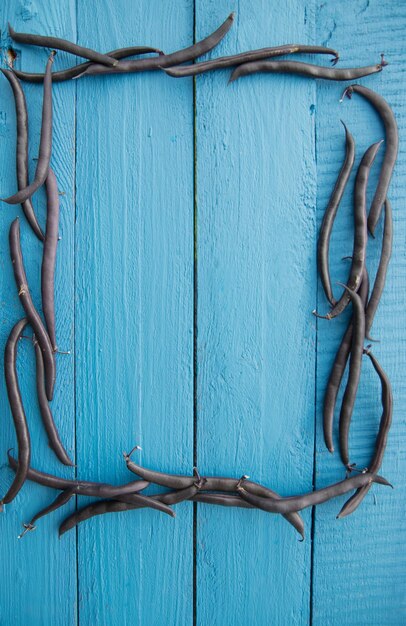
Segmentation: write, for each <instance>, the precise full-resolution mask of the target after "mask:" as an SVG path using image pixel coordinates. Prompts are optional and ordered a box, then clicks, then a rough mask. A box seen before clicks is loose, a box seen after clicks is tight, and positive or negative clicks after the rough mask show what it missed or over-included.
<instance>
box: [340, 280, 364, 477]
mask: <svg viewBox="0 0 406 626" xmlns="http://www.w3.org/2000/svg"><path fill="white" fill-rule="evenodd" d="M345 289H347V290H348V293H349V294H350V297H351V301H352V307H353V318H352V339H351V354H350V367H349V372H348V380H347V385H346V387H345V392H344V396H343V401H342V404H341V411H340V421H339V440H340V455H341V460H342V462H343V463H344V465H345V466H346V467H349V466H350V460H349V453H348V436H349V432H350V424H351V417H352V413H353V410H354V404H355V398H356V395H357V391H358V384H359V379H360V375H361V364H362V354H363V350H364V340H365V308H364V304H363V302H362V300H361V298H360V297H359V295H358V294H357V293H355V291H352V290H351V289H349V288H348V287H346V286H345Z"/></svg>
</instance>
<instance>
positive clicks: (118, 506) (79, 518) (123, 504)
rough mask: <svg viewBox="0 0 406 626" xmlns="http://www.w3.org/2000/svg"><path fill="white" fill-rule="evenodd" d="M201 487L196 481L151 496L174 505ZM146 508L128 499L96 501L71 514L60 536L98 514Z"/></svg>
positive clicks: (190, 497) (158, 500)
mask: <svg viewBox="0 0 406 626" xmlns="http://www.w3.org/2000/svg"><path fill="white" fill-rule="evenodd" d="M199 489H200V485H199V482H197V483H196V482H195V483H194V484H193V485H191V486H190V487H186V488H185V489H178V490H177V491H174V492H172V493H166V494H160V495H157V496H150V499H151V500H154V501H156V502H161V503H162V504H166V505H170V504H171V505H172V504H178V503H179V502H184V501H185V500H191V499H193V497H194V496H195V495H196V494H197V492H198V491H199ZM141 508H144V506H143V505H139V504H133V503H131V502H128V501H124V498H123V501H119V502H117V501H115V500H103V501H102V502H95V503H92V504H89V505H88V506H85V507H83V508H82V509H80V510H79V511H75V513H73V514H72V515H69V517H67V518H66V519H65V520H64V521H63V522H62V524H61V525H60V527H59V536H60V537H62V535H64V534H65V533H66V532H67V531H68V530H72V528H75V526H77V525H78V524H80V523H81V522H84V521H86V520H88V519H90V518H92V517H95V516H96V515H104V514H105V513H120V512H122V511H132V510H134V509H141Z"/></svg>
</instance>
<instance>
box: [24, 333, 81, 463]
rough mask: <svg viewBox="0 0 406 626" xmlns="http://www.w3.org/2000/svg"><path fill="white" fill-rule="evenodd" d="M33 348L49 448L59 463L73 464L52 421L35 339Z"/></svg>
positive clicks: (38, 395)
mask: <svg viewBox="0 0 406 626" xmlns="http://www.w3.org/2000/svg"><path fill="white" fill-rule="evenodd" d="M34 348H35V362H36V383H37V397H38V404H39V408H40V412H41V417H42V422H43V424H44V427H45V430H46V433H47V436H48V443H49V447H50V448H51V450H53V451H54V453H55V454H56V456H57V457H58V459H59V460H60V462H61V463H63V464H64V465H71V466H73V465H74V463H73V462H72V461H71V460H70V458H69V455H68V453H67V452H66V450H65V448H64V446H63V444H62V442H61V439H60V437H59V433H58V429H57V427H56V425H55V422H54V418H53V415H52V411H51V408H50V406H49V404H48V400H47V397H46V393H45V372H44V361H43V358H42V351H41V348H40V345H39V343H38V341H37V340H36V339H35V340H34Z"/></svg>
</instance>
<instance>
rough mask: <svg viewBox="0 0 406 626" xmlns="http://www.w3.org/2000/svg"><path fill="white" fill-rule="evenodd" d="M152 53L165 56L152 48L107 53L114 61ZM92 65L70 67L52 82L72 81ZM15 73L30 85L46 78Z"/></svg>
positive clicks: (20, 72)
mask: <svg viewBox="0 0 406 626" xmlns="http://www.w3.org/2000/svg"><path fill="white" fill-rule="evenodd" d="M150 52H156V53H157V54H160V55H162V54H163V52H162V50H159V49H158V48H150V47H149V46H131V47H129V48H118V49H117V50H112V51H111V52H107V55H108V56H110V57H113V58H114V59H124V58H126V57H131V56H133V55H136V54H148V53H150ZM91 65H92V63H91V62H90V61H88V62H86V63H80V64H79V65H74V66H73V67H69V68H67V69H66V70H60V71H59V72H53V74H52V82H53V83H60V82H62V81H65V80H71V79H72V78H75V77H76V76H79V74H83V72H84V71H85V70H87V68H88V67H90V66H91ZM13 72H14V74H15V75H16V76H17V77H18V78H19V79H20V80H23V81H26V82H30V83H42V82H43V80H44V76H45V74H38V73H31V72H22V71H21V70H17V69H16V68H13Z"/></svg>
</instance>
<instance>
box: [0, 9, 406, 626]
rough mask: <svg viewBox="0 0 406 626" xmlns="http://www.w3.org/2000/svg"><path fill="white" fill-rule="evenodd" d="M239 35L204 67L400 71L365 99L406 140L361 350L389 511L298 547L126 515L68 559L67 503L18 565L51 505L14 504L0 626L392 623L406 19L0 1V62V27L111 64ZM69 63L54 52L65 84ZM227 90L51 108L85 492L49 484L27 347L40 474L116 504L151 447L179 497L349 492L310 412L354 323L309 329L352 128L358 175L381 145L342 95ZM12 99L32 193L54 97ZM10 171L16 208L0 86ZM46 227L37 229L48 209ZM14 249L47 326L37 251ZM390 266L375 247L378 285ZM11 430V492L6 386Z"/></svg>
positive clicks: (3, 408)
mask: <svg viewBox="0 0 406 626" xmlns="http://www.w3.org/2000/svg"><path fill="white" fill-rule="evenodd" d="M232 10H235V11H236V12H237V15H236V20H235V24H234V26H233V28H232V30H231V32H230V33H229V34H228V36H227V37H226V39H225V40H224V42H222V43H221V44H220V46H219V47H218V49H216V50H215V51H214V52H213V53H212V55H211V56H217V55H220V54H232V53H235V52H237V51H243V50H246V49H253V48H257V47H262V46H268V45H276V44H279V43H288V42H297V41H299V42H301V43H315V44H324V45H329V46H332V47H336V48H338V49H339V50H340V52H341V62H340V64H341V65H342V66H343V67H345V66H351V65H352V64H360V65H367V64H370V63H375V62H377V61H378V59H379V53H380V52H382V51H384V52H385V53H386V56H387V59H388V61H389V62H390V65H389V66H388V67H387V68H386V69H385V71H384V72H383V73H381V74H378V75H375V76H372V77H370V78H368V79H364V80H363V81H362V82H363V83H364V84H367V85H368V86H370V87H372V88H374V89H376V90H377V91H379V92H380V93H381V94H383V95H384V96H385V97H386V98H387V99H388V101H389V102H390V104H391V105H392V106H393V108H394V110H395V113H396V116H397V119H398V123H399V129H400V140H401V142H400V153H399V161H398V164H397V168H396V173H395V176H394V179H393V182H392V185H391V190H390V198H391V200H392V203H393V208H394V223H395V242H394V243H395V245H394V256H393V260H392V264H391V269H390V272H389V277H388V285H387V289H386V291H385V295H384V297H383V301H382V304H381V306H380V309H379V313H378V315H377V319H376V323H375V326H374V336H377V337H379V339H380V340H381V342H380V343H379V344H376V347H375V353H376V355H377V356H378V358H379V359H380V360H381V362H382V364H383V366H384V368H385V369H386V370H387V372H388V373H389V375H390V377H391V380H392V381H393V387H394V396H395V412H394V424H393V429H392V432H391V435H390V437H389V445H388V452H387V455H386V457H385V461H384V465H383V468H382V473H383V474H384V475H385V476H386V478H388V479H389V480H391V481H392V482H393V483H394V485H395V487H396V489H395V490H394V491H391V490H387V489H383V488H380V489H378V488H373V489H372V490H371V492H370V493H369V495H368V497H367V499H366V500H365V502H364V503H363V505H362V507H361V508H360V509H359V510H358V511H357V512H356V513H355V514H354V515H353V516H351V517H349V518H346V519H344V520H336V519H335V515H336V514H337V512H338V511H339V509H340V507H341V505H342V503H343V500H340V501H334V502H330V503H328V504H326V505H324V506H321V507H319V508H318V509H317V511H315V512H314V513H313V515H312V512H311V511H305V512H304V519H305V522H306V531H307V538H306V541H305V542H304V543H299V542H298V541H297V537H296V536H295V534H294V532H293V531H292V529H291V527H290V526H288V525H287V524H286V523H285V521H284V520H283V519H281V518H279V517H275V516H269V515H266V514H264V513H262V512H260V511H247V510H241V511H240V510H228V509H221V508H208V507H205V506H203V505H199V506H196V507H195V510H194V509H193V506H192V505H191V504H190V503H184V504H182V505H180V506H178V507H177V510H176V512H177V517H176V520H172V519H170V518H168V517H166V516H162V515H160V514H157V513H156V512H154V511H145V510H143V511H138V512H137V511H133V512H129V513H122V514H119V515H115V516H106V517H104V518H97V519H94V520H92V521H90V522H88V523H86V524H84V525H83V526H81V527H79V529H78V530H77V532H76V533H75V532H71V533H69V534H67V535H65V536H64V537H63V538H62V539H61V540H59V539H58V533H57V528H58V525H59V523H60V521H61V520H62V519H63V518H64V517H65V516H66V515H67V514H68V513H69V512H71V511H73V510H74V508H75V506H76V504H75V503H74V502H73V503H71V504H69V505H68V506H67V507H65V509H64V510H62V511H58V512H57V513H55V514H53V515H52V516H49V517H48V518H45V519H44V520H41V522H40V523H39V525H38V529H37V531H36V532H35V533H31V534H30V535H29V536H27V537H26V538H25V539H24V540H23V541H17V534H18V533H19V532H20V529H21V522H22V521H28V519H29V518H30V516H32V515H33V514H34V513H35V512H36V511H37V510H38V509H39V508H41V507H42V506H45V505H46V504H47V503H48V502H50V500H51V499H52V498H53V497H54V494H53V493H51V492H50V491H49V490H47V489H44V488H43V487H39V486H36V485H33V484H27V485H26V486H25V487H24V489H23V490H22V492H21V493H20V494H19V496H18V498H17V499H16V500H15V501H14V502H13V503H12V504H11V505H9V506H7V509H6V511H5V512H4V513H3V514H2V516H1V520H0V523H1V534H0V545H1V555H2V557H1V559H0V572H1V585H0V623H1V624H2V625H3V624H4V625H7V626H8V625H9V624H14V625H24V626H25V625H26V624H30V625H31V626H36V625H51V624H52V625H53V626H62V625H63V626H67V625H74V624H81V625H91V624H97V625H102V624H103V625H106V626H116V625H117V626H118V625H120V626H123V625H125V624H142V625H145V626H150V625H151V626H152V625H162V624H165V625H166V624H168V625H171V626H172V625H175V624H176V625H184V624H185V625H186V624H192V623H195V624H198V625H201V626H203V625H204V626H209V625H210V626H211V625H222V626H223V625H242V626H246V625H248V624H250V625H251V624H255V625H261V626H262V625H269V624H277V625H285V624H286V625H289V626H290V625H294V624H308V623H313V624H317V625H320V626H321V625H323V626H325V625H327V624H331V625H337V626H338V625H340V626H341V625H344V624H353V625H356V626H360V625H364V624H365V625H371V624H377V625H386V624H404V623H406V550H405V544H406V524H405V516H406V417H405V415H406V332H405V326H406V289H405V286H406V212H405V202H406V177H405V166H406V152H405V147H404V146H405V141H404V140H405V132H406V87H405V68H406V65H405V55H404V33H405V27H406V5H405V3H404V2H402V1H401V0H397V1H393V0H346V1H343V2H334V0H326V1H324V2H321V1H319V2H316V1H315V0H307V1H305V0H288V1H287V2H284V3H277V2H270V1H268V2H267V1H266V0H238V1H235V0H195V1H194V2H193V0H137V1H136V2H134V1H133V0H116V1H115V2H110V1H108V0H102V1H99V2H95V3H93V2H86V1H85V0H59V1H58V2H50V0H3V2H2V4H1V6H0V18H1V19H0V28H1V46H2V55H3V57H4V56H5V55H6V54H7V49H8V47H9V45H10V43H11V42H10V40H9V39H8V34H7V21H10V22H11V23H12V25H13V26H14V28H15V29H16V30H22V31H28V32H37V33H42V34H45V33H48V34H52V35H55V36H61V37H66V38H69V39H71V40H73V41H77V42H79V43H81V44H83V45H89V46H92V47H94V48H96V49H100V50H109V49H114V48H118V47H121V46H126V45H130V44H149V45H155V46H158V47H161V48H163V49H164V50H165V51H168V52H169V51H172V50H175V49H177V48H179V47H182V46H187V45H189V44H191V43H192V42H193V41H194V40H196V39H199V38H201V37H204V36H206V35H207V34H208V33H209V32H211V31H212V30H214V29H215V28H216V27H217V26H218V25H219V23H221V22H222V21H223V20H224V19H225V17H226V16H227V15H228V14H229V13H230V12H231V11H232ZM16 48H17V50H18V60H17V66H18V67H21V68H23V69H26V70H28V71H35V70H37V71H42V68H43V67H44V63H45V60H46V53H45V51H44V50H42V49H33V48H30V47H27V46H17V47H16ZM3 62H4V59H3ZM70 62H71V60H70V59H68V55H65V54H62V53H60V54H58V56H57V58H56V61H55V69H60V68H62V67H64V66H66V65H68V64H69V63H70ZM323 62H325V60H324V61H323ZM228 77H229V73H228V72H227V71H221V72H218V73H215V74H210V75H205V76H202V77H199V78H197V79H196V80H195V81H194V80H193V79H184V80H174V79H171V78H169V77H167V76H164V75H162V74H158V73H150V74H143V75H126V76H114V77H109V78H103V77H101V78H96V77H89V78H85V79H81V80H78V81H74V82H69V83H63V84H58V85H55V87H54V97H55V132H54V141H55V144H54V145H55V149H54V152H53V157H52V165H53V168H54V170H55V171H56V175H57V178H58V181H59V186H60V189H61V191H62V192H63V195H62V196H61V226H60V235H61V240H60V243H59V256H58V265H57V277H56V306H57V335H58V341H59V345H60V347H61V349H64V350H70V351H71V354H70V355H58V356H57V365H58V380H57V388H56V393H55V399H54V401H53V404H52V406H53V411H54V414H55V418H56V420H57V423H58V425H59V427H60V430H61V434H62V436H63V440H64V442H66V444H67V447H68V449H69V452H70V453H71V454H72V455H74V457H75V459H76V463H77V469H76V470H74V469H70V470H69V469H67V468H63V469H61V468H60V467H59V466H58V465H57V463H56V462H55V460H54V458H53V456H52V454H51V452H50V450H49V449H48V448H47V446H46V439H45V436H44V431H43V428H42V425H41V423H40V419H39V413H38V406H37V403H36V400H35V390H34V383H33V367H34V363H33V353H32V347H31V346H30V344H29V343H28V342H22V343H21V347H20V358H19V366H18V370H19V375H20V377H21V387H22V392H23V396H24V399H25V402H26V405H27V416H28V420H29V424H30V429H31V433H32V440H33V465H34V466H35V467H38V468H40V469H42V470H45V471H46V470H48V471H51V472H52V471H55V472H57V473H59V474H61V475H64V476H71V477H72V476H73V475H74V472H75V471H76V473H77V476H79V477H81V478H86V479H90V480H104V481H111V482H122V481H125V480H126V479H128V478H129V476H128V473H127V471H126V469H125V465H124V463H123V459H122V456H121V452H122V450H124V449H128V448H130V447H132V445H134V444H136V443H139V444H141V445H142V447H143V452H142V453H141V455H140V457H139V458H140V459H141V461H142V462H143V463H144V464H146V465H147V466H150V467H153V468H157V469H163V470H168V471H173V472H183V473H187V472H189V471H190V469H191V467H192V466H193V464H194V462H196V463H197V465H198V466H199V468H200V470H201V471H202V472H203V473H207V474H211V473H217V474H222V473H224V474H226V475H235V476H238V475H240V474H243V473H249V474H250V475H251V476H252V477H253V479H255V480H258V481H263V482H264V483H265V484H268V485H269V486H271V487H272V488H273V489H275V490H278V491H279V492H280V493H282V494H292V493H295V492H303V491H306V490H310V489H312V486H313V485H317V486H318V487H320V486H323V485H327V484H328V483H330V482H334V481H336V480H338V479H339V478H342V477H343V470H342V466H341V464H340V462H339V459H338V455H335V456H334V457H332V456H331V455H330V454H329V453H328V452H327V451H326V449H325V447H324V443H323V439H322V432H321V406H322V397H323V390H324V386H325V383H326V379H327V375H328V372H329V368H330V365H331V361H332V358H333V355H334V352H335V350H336V347H337V345H338V343H339V339H340V335H341V334H342V332H343V330H344V327H345V324H346V320H345V319H342V320H341V319H339V320H336V321H335V322H334V323H333V322H331V323H327V322H324V321H323V320H320V321H319V322H318V323H317V322H316V320H315V318H314V317H313V316H312V315H311V311H312V309H314V308H316V307H317V308H318V309H320V310H326V308H327V302H326V300H325V298H324V296H323V294H322V291H321V289H320V286H319V284H318V281H317V276H316V237H317V230H318V225H319V224H320V220H321V217H322V214H323V211H324V208H325V206H326V202H327V200H328V196H329V193H330V191H331V188H332V185H333V184H334V180H335V177H336V175H337V172H338V170H339V168H340V164H341V161H342V158H343V152H344V141H343V130H342V126H341V124H340V123H339V120H340V118H341V119H343V120H345V122H346V123H347V124H348V126H349V128H350V130H351V132H352V133H353V134H354V136H355V139H356V142H357V157H358V159H359V157H360V155H361V154H362V152H363V151H364V150H365V148H366V147H367V146H368V145H369V144H370V143H372V142H373V141H376V140H379V139H380V138H381V137H382V133H383V130H382V126H381V124H380V122H379V120H378V117H377V115H376V114H375V113H374V112H373V111H372V109H371V108H370V107H369V106H368V104H367V103H366V102H364V101H362V100H361V99H360V98H359V97H354V98H353V100H352V101H351V102H350V101H346V102H345V103H343V104H341V105H340V104H339V97H340V94H341V91H342V88H343V85H342V84H334V83H331V84H322V83H321V82H314V81H309V80H306V79H303V78H299V77H289V76H259V75H258V76H253V77H249V78H245V79H242V80H241V81H238V82H237V83H234V84H232V85H230V86H228V85H227V80H228ZM24 89H25V92H26V94H27V101H28V108H29V114H30V124H31V126H30V132H31V135H30V136H31V143H30V168H31V170H33V169H34V167H35V161H34V158H35V156H36V153H37V149H38V132H39V126H40V104H41V96H42V94H41V87H40V86H38V85H28V84H27V85H25V87H24ZM0 153H1V159H0V194H1V195H2V196H3V197H4V195H8V194H10V193H12V192H14V191H15V187H16V179H15V164H14V159H15V113H14V104H13V99H12V96H11V92H10V89H9V86H8V84H7V83H6V81H5V80H3V79H1V89H0ZM378 167H379V163H378V164H377V165H376V167H375V168H374V175H375V177H376V174H377V172H378ZM375 179H376V178H375ZM34 205H35V208H36V209H37V211H38V214H39V216H40V219H41V222H42V223H43V222H44V194H43V192H41V193H38V194H37V195H36V196H35V198H34ZM351 210H352V209H351V198H350V193H348V195H347V196H346V198H345V200H344V202H343V204H342V209H341V210H340V214H339V217H338V220H337V226H336V228H335V232H334V242H333V245H332V254H331V258H332V267H333V273H334V280H339V279H343V278H345V275H346V271H347V268H346V266H345V264H343V263H342V262H341V260H340V258H341V256H343V255H344V254H349V253H350V251H351V237H352V235H351V222H352V219H351ZM19 213H20V208H15V207H14V208H13V207H10V206H7V205H3V206H2V208H1V213H0V264H1V271H0V294H1V320H0V321H1V324H0V347H1V350H2V349H3V347H4V344H5V341H6V338H7V335H8V333H9V331H10V328H11V326H12V324H13V323H14V322H15V321H16V320H17V319H19V318H20V317H21V315H22V310H21V307H20V304H19V301H18V297H17V294H16V290H15V286H14V283H13V278H12V270H11V264H10V260H9V252H8V229H9V225H10V223H11V221H12V219H13V218H14V217H15V215H17V214H19ZM21 226H22V245H23V252H24V258H25V261H26V265H27V272H28V277H29V281H30V283H31V285H32V291H33V296H34V300H35V301H36V303H37V304H39V295H40V294H39V284H40V258H41V256H40V255H41V245H40V244H39V242H38V241H37V240H36V239H35V237H34V236H33V235H32V233H31V232H30V231H29V229H28V227H27V226H26V224H25V222H24V220H22V224H21ZM380 233H381V230H379V232H378V235H379V234H380ZM379 246H380V241H379V236H378V237H377V240H376V241H371V242H370V248H369V250H370V252H369V254H370V257H369V258H370V267H371V271H373V270H374V269H375V268H376V264H377V260H378V254H379ZM378 407H379V386H378V383H377V379H376V376H375V375H374V374H373V372H372V371H371V368H370V367H368V366H366V367H365V368H364V371H363V375H362V384H361V389H360V394H359V398H358V400H357V404H356V415H355V419H354V427H353V430H352V433H351V447H352V449H353V450H354V456H356V457H357V460H358V461H359V463H361V464H362V462H364V461H366V460H367V459H368V454H369V452H370V450H371V448H372V446H373V440H374V436H375V434H376V431H377V423H378V419H379V416H380V410H379V408H378ZM0 414H1V416H2V419H1V423H2V426H1V429H0V450H1V451H2V452H1V463H2V469H1V472H0V487H1V491H2V492H4V491H5V490H6V488H7V486H8V485H9V483H10V480H11V472H10V470H8V469H7V462H6V450H7V448H9V447H10V446H13V445H15V434H14V430H13V426H12V421H11V415H10V410H9V407H8V403H7V398H6V391H5V385H4V380H3V377H2V376H1V377H0ZM82 504H83V500H81V502H80V503H78V505H82Z"/></svg>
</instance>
